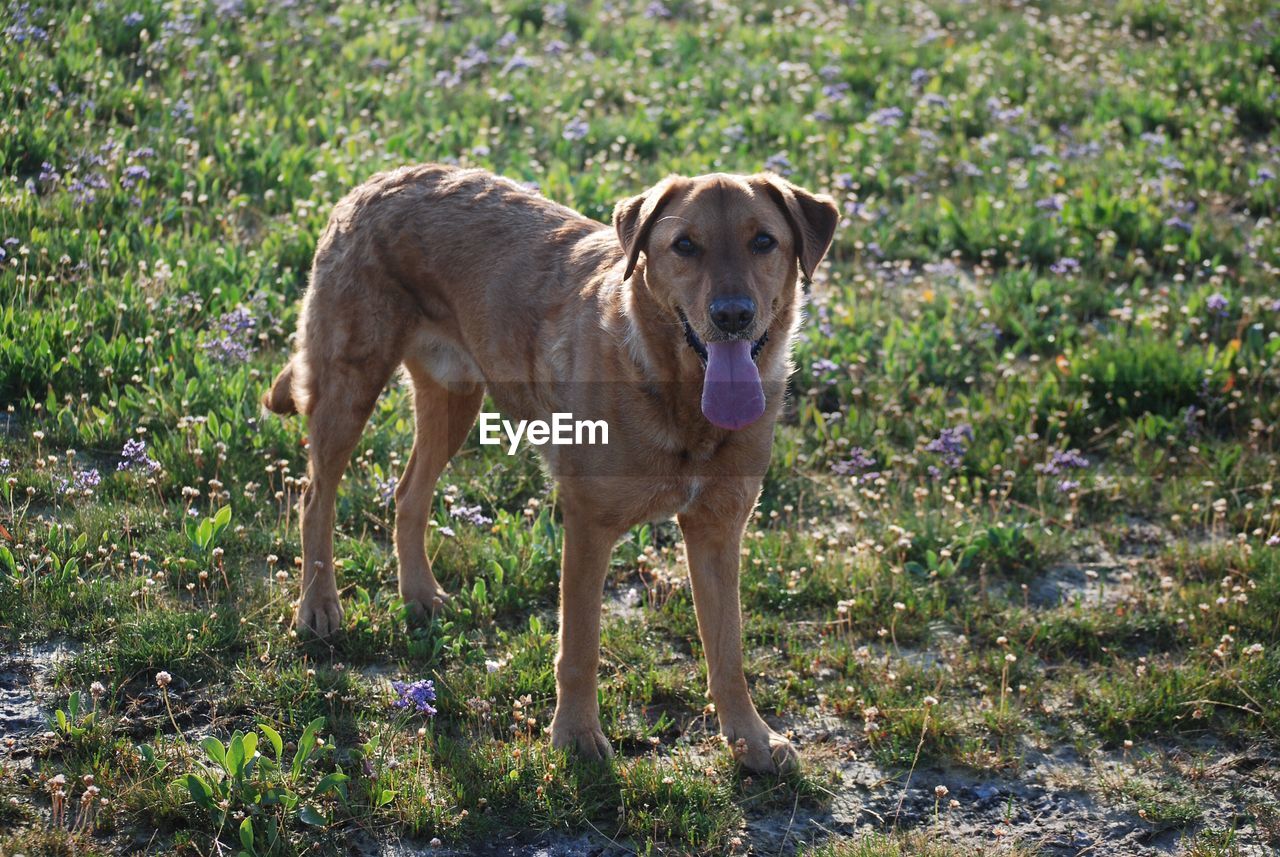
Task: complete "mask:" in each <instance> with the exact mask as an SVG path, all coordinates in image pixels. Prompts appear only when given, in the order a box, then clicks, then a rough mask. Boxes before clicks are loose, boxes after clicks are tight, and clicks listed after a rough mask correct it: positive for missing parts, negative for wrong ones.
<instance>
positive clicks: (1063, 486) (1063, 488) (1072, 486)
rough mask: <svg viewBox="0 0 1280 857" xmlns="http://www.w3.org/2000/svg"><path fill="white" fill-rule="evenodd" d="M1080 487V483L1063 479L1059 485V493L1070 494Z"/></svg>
mask: <svg viewBox="0 0 1280 857" xmlns="http://www.w3.org/2000/svg"><path fill="white" fill-rule="evenodd" d="M1079 487H1080V483H1079V482H1073V481H1072V480H1070V479H1063V480H1062V481H1061V482H1059V483H1058V491H1059V493H1062V494H1070V493H1071V492H1072V491H1074V490H1076V489H1077V488H1079Z"/></svg>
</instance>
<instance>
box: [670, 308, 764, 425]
mask: <svg viewBox="0 0 1280 857" xmlns="http://www.w3.org/2000/svg"><path fill="white" fill-rule="evenodd" d="M676 312H677V313H679V315H680V322H681V324H682V325H684V339H685V342H686V343H688V345H689V347H690V348H691V349H693V352H694V353H695V354H697V355H698V358H699V359H701V360H702V364H703V366H704V367H705V370H706V371H705V374H704V376H703V379H702V415H703V416H705V417H706V418H707V420H708V421H709V422H710V423H711V424H712V425H714V426H717V427H718V428H722V429H728V430H730V431H738V430H739V429H744V428H746V427H747V426H749V425H751V424H752V423H754V422H755V421H756V420H758V419H760V417H761V416H762V415H763V414H764V385H763V384H761V383H760V370H759V369H757V368H756V362H755V361H756V358H757V357H758V356H759V355H760V350H761V349H762V348H764V344H765V342H766V341H767V340H768V339H769V331H768V330H766V331H765V332H764V335H763V336H761V337H760V338H759V339H757V340H755V341H754V342H753V341H751V340H750V339H729V340H720V341H715V342H703V341H702V339H701V338H700V337H699V336H698V334H697V333H695V332H694V330H693V325H691V324H689V319H688V317H687V316H686V315H685V314H684V312H683V311H682V310H679V309H677V310H676Z"/></svg>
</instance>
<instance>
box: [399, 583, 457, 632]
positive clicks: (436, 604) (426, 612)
mask: <svg viewBox="0 0 1280 857" xmlns="http://www.w3.org/2000/svg"><path fill="white" fill-rule="evenodd" d="M400 598H401V599H402V600H403V601H404V606H405V613H406V616H407V618H408V620H409V621H410V622H414V623H417V622H425V621H427V620H428V619H430V618H431V617H432V616H434V615H436V614H437V613H439V612H440V611H441V610H442V609H444V607H445V606H446V605H447V604H448V603H449V593H447V592H445V591H444V590H443V589H441V588H440V587H438V586H437V587H434V588H432V589H423V590H413V591H409V592H401V593H400Z"/></svg>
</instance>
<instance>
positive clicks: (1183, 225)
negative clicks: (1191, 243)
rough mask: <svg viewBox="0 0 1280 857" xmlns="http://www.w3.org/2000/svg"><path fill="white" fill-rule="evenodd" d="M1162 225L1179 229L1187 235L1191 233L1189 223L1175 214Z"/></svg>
mask: <svg viewBox="0 0 1280 857" xmlns="http://www.w3.org/2000/svg"><path fill="white" fill-rule="evenodd" d="M1164 225H1165V226H1168V227H1169V228H1171V229H1181V230H1182V231H1183V232H1186V233H1188V234H1190V233H1191V229H1192V226H1191V224H1190V223H1188V222H1187V221H1185V220H1183V219H1182V218H1181V217H1178V216H1177V215H1176V214H1175V215H1174V216H1173V217H1170V218H1169V219H1168V220H1166V221H1165V222H1164Z"/></svg>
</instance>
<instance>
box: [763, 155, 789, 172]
mask: <svg viewBox="0 0 1280 857" xmlns="http://www.w3.org/2000/svg"><path fill="white" fill-rule="evenodd" d="M764 168H765V169H766V170H768V171H769V172H771V173H777V174H778V175H780V176H789V175H791V174H792V173H793V172H794V170H793V169H792V167H791V159H790V158H788V157H787V153H786V152H778V153H777V154H774V155H770V156H769V157H768V159H767V160H766V161H765V162H764Z"/></svg>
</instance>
